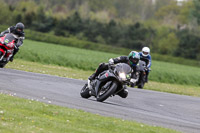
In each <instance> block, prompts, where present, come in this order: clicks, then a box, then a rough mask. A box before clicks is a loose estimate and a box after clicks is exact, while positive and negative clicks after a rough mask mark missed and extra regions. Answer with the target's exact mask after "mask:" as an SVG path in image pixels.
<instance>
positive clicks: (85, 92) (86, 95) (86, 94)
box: [80, 84, 91, 98]
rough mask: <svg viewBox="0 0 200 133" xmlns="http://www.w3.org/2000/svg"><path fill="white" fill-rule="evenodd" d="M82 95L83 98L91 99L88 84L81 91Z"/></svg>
mask: <svg viewBox="0 0 200 133" xmlns="http://www.w3.org/2000/svg"><path fill="white" fill-rule="evenodd" d="M80 95H81V97H82V98H89V97H91V95H90V93H89V88H88V84H85V85H84V86H83V88H82V89H81V92H80Z"/></svg>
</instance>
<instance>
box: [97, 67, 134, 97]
mask: <svg viewBox="0 0 200 133" xmlns="http://www.w3.org/2000/svg"><path fill="white" fill-rule="evenodd" d="M120 72H123V73H125V74H130V73H131V72H132V69H131V67H130V66H129V65H128V64H125V63H118V64H117V65H116V66H112V67H110V68H109V70H106V71H104V72H102V73H100V74H99V76H98V78H97V79H96V80H95V93H96V95H97V94H98V92H99V91H100V90H99V88H101V86H102V85H104V84H106V83H107V82H109V81H113V80H115V81H117V82H118V88H122V86H123V82H122V81H121V80H120V79H119V77H118V73H120ZM111 84H112V82H110V85H111Z"/></svg>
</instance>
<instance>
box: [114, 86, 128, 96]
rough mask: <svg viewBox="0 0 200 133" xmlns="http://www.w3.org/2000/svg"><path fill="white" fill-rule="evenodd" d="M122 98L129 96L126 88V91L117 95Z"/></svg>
mask: <svg viewBox="0 0 200 133" xmlns="http://www.w3.org/2000/svg"><path fill="white" fill-rule="evenodd" d="M117 95H119V96H120V97H121V98H126V97H127V96H128V89H127V87H126V86H124V89H123V90H121V91H120V92H118V93H117Z"/></svg>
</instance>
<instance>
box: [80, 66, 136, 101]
mask: <svg viewBox="0 0 200 133" xmlns="http://www.w3.org/2000/svg"><path fill="white" fill-rule="evenodd" d="M131 72H132V69H131V67H130V66H129V65H128V64H125V63H118V64H116V65H109V69H108V70H106V71H103V72H102V73H100V74H99V75H98V76H97V78H95V79H94V80H92V81H91V88H90V89H89V87H88V84H87V83H86V84H85V85H84V86H83V88H82V89H81V92H80V95H81V97H83V98H89V97H91V96H94V97H96V100H97V101H99V102H103V101H104V100H106V99H107V98H108V97H110V96H115V95H119V93H120V92H122V91H123V90H124V88H125V85H126V84H128V83H129V80H130V78H131ZM127 95H128V94H127ZM127 95H126V96H127ZM126 96H124V98H125V97H126ZM121 97H123V96H121Z"/></svg>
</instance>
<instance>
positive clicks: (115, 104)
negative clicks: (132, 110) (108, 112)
mask: <svg viewBox="0 0 200 133" xmlns="http://www.w3.org/2000/svg"><path fill="white" fill-rule="evenodd" d="M88 100H90V101H95V102H98V101H96V100H95V99H88ZM98 103H104V104H107V105H114V106H119V107H126V106H125V105H121V104H117V103H113V102H109V101H104V102H98Z"/></svg>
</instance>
